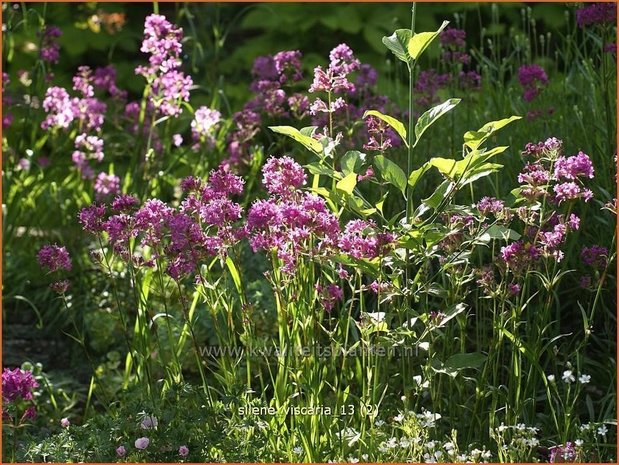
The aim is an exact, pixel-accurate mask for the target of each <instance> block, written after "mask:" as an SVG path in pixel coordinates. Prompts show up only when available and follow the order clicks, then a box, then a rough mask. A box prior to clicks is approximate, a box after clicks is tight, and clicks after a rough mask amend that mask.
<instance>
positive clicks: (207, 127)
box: [191, 106, 221, 148]
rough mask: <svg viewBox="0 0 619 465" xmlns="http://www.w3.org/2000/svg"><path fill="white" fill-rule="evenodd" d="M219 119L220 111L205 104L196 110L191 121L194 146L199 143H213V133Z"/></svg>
mask: <svg viewBox="0 0 619 465" xmlns="http://www.w3.org/2000/svg"><path fill="white" fill-rule="evenodd" d="M220 121H221V113H220V112H219V111H217V110H212V109H210V108H208V107H205V106H202V107H200V108H198V109H197V110H196V112H195V114H194V116H193V120H192V121H191V136H192V138H193V141H194V143H195V144H196V146H195V148H198V147H199V144H201V143H202V144H207V145H209V146H212V145H213V144H214V141H215V138H214V136H213V134H214V132H215V128H216V126H217V125H218V124H219V122H220Z"/></svg>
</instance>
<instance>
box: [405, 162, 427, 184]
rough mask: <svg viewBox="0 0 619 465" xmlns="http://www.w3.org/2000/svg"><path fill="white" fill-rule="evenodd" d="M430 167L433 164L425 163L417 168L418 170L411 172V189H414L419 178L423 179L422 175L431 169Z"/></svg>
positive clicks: (409, 182) (409, 180) (409, 179)
mask: <svg viewBox="0 0 619 465" xmlns="http://www.w3.org/2000/svg"><path fill="white" fill-rule="evenodd" d="M430 167H431V165H430V164H429V163H424V164H423V165H422V166H421V167H420V168H417V169H416V170H414V171H413V172H411V174H410V176H409V177H408V185H409V186H410V187H411V189H413V188H414V187H415V186H416V185H417V183H418V182H419V179H421V176H423V175H424V173H425V172H426V171H428V170H429V169H430Z"/></svg>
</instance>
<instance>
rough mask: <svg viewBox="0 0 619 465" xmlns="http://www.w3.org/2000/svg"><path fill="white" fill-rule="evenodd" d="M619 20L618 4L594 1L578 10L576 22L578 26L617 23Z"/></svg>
mask: <svg viewBox="0 0 619 465" xmlns="http://www.w3.org/2000/svg"><path fill="white" fill-rule="evenodd" d="M616 22H617V5H616V4H615V3H614V2H608V3H592V4H588V5H587V6H585V7H583V8H580V9H579V10H576V24H578V27H580V28H584V27H586V26H593V25H597V24H605V23H606V24H615V23H616Z"/></svg>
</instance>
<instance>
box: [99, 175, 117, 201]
mask: <svg viewBox="0 0 619 465" xmlns="http://www.w3.org/2000/svg"><path fill="white" fill-rule="evenodd" d="M95 192H96V193H97V198H98V199H100V198H103V197H107V196H108V195H115V194H118V193H119V192H120V178H119V177H118V176H116V175H114V174H106V173H103V172H102V173H99V175H98V176H97V179H96V180H95Z"/></svg>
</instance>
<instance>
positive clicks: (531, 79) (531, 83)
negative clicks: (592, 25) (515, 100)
mask: <svg viewBox="0 0 619 465" xmlns="http://www.w3.org/2000/svg"><path fill="white" fill-rule="evenodd" d="M518 81H520V85H521V86H522V87H523V89H524V99H525V100H526V101H527V102H530V101H532V100H533V99H534V98H535V97H537V95H538V94H539V93H540V92H541V90H542V89H543V87H544V86H545V85H546V84H547V83H548V75H547V74H546V71H544V69H543V68H542V67H541V66H539V65H535V64H533V65H522V66H521V67H520V68H519V69H518Z"/></svg>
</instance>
